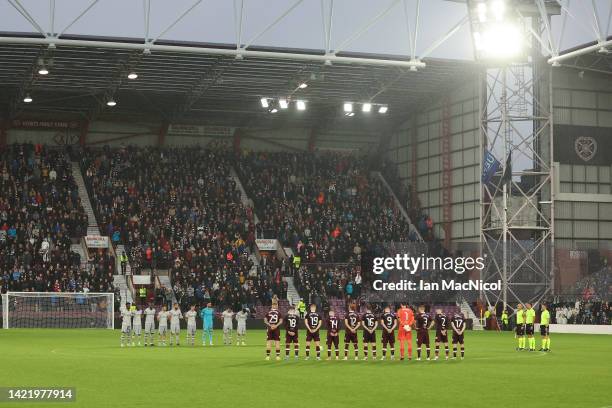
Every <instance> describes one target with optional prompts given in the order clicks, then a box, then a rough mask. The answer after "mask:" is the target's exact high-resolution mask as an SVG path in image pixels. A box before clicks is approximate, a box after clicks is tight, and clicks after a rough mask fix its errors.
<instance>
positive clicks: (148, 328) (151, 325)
mask: <svg viewBox="0 0 612 408" xmlns="http://www.w3.org/2000/svg"><path fill="white" fill-rule="evenodd" d="M154 331H155V322H145V333H147V334H151V333H153V332H154Z"/></svg>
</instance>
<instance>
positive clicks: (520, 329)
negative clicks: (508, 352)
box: [516, 303, 525, 351]
mask: <svg viewBox="0 0 612 408" xmlns="http://www.w3.org/2000/svg"><path fill="white" fill-rule="evenodd" d="M516 338H517V339H518V347H517V348H516V350H517V351H521V350H525V310H523V304H522V303H519V304H518V305H516Z"/></svg>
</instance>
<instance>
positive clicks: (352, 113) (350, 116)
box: [344, 112, 355, 118]
mask: <svg viewBox="0 0 612 408" xmlns="http://www.w3.org/2000/svg"><path fill="white" fill-rule="evenodd" d="M344 116H348V117H349V118H352V117H353V116H355V112H346V113H345V114H344Z"/></svg>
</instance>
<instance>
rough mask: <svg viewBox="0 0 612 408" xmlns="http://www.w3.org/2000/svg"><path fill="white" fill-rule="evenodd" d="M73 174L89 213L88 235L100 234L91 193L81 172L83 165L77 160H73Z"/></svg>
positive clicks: (82, 201) (84, 206)
mask: <svg viewBox="0 0 612 408" xmlns="http://www.w3.org/2000/svg"><path fill="white" fill-rule="evenodd" d="M72 176H73V177H74V181H75V182H76V185H77V187H78V189H79V198H80V199H81V204H82V205H83V209H84V210H85V214H87V235H100V227H99V226H98V221H96V215H95V214H94V211H93V207H92V206H91V200H90V199H89V194H87V188H86V187H85V180H84V179H83V174H82V173H81V167H80V166H79V163H78V162H76V161H73V162H72Z"/></svg>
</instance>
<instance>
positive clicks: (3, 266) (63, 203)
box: [0, 144, 112, 292]
mask: <svg viewBox="0 0 612 408" xmlns="http://www.w3.org/2000/svg"><path fill="white" fill-rule="evenodd" d="M86 231H87V216H86V214H85V212H84V210H83V206H82V205H81V202H80V199H79V195H78V188H77V186H76V183H75V181H74V178H73V176H72V167H71V164H70V161H69V158H68V154H67V152H66V151H64V150H61V149H50V148H48V147H46V146H43V145H33V144H13V145H10V146H8V147H7V148H6V149H5V150H4V151H2V153H0V280H1V281H0V284H1V289H2V292H6V291H55V292H60V291H62V292H81V291H107V290H112V274H111V276H110V279H109V276H108V275H107V274H105V269H104V268H101V269H99V268H92V269H81V259H80V256H79V254H78V253H76V252H71V251H70V247H71V244H72V238H80V237H82V236H83V235H85V233H86Z"/></svg>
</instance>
